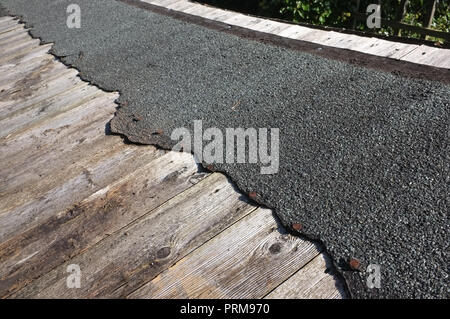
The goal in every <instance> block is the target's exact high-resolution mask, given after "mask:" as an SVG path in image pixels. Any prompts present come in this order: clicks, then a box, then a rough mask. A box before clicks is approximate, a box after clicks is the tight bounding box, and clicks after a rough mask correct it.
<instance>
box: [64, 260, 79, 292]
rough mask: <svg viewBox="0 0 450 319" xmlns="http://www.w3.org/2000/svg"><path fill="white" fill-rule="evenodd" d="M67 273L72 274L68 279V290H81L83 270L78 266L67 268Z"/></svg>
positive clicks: (73, 265)
mask: <svg viewBox="0 0 450 319" xmlns="http://www.w3.org/2000/svg"><path fill="white" fill-rule="evenodd" d="M66 272H68V273H70V275H69V276H67V278H66V285H67V288H69V289H72V288H81V269H80V266H79V265H77V264H70V265H68V266H67V269H66Z"/></svg>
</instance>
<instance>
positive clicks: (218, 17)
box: [203, 8, 234, 21]
mask: <svg viewBox="0 0 450 319" xmlns="http://www.w3.org/2000/svg"><path fill="white" fill-rule="evenodd" d="M233 15H234V12H231V11H226V10H221V9H216V8H214V10H212V11H210V12H208V13H205V14H204V15H203V17H204V18H206V19H210V20H215V21H225V20H227V19H229V18H231V17H232V16H233Z"/></svg>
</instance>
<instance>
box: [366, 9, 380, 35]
mask: <svg viewBox="0 0 450 319" xmlns="http://www.w3.org/2000/svg"><path fill="white" fill-rule="evenodd" d="M366 13H370V14H369V16H368V17H367V20H366V24H367V27H368V28H370V29H379V28H381V5H379V4H369V5H368V6H367V9H366Z"/></svg>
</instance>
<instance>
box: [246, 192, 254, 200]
mask: <svg viewBox="0 0 450 319" xmlns="http://www.w3.org/2000/svg"><path fill="white" fill-rule="evenodd" d="M248 197H250V198H251V199H255V198H256V192H250V193H248Z"/></svg>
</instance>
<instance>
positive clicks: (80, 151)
mask: <svg viewBox="0 0 450 319" xmlns="http://www.w3.org/2000/svg"><path fill="white" fill-rule="evenodd" d="M50 48H51V45H43V46H42V45H39V40H35V39H32V38H31V37H30V36H29V35H28V32H27V30H26V29H24V27H23V25H21V24H19V23H18V22H17V21H16V20H14V19H12V18H11V17H3V18H0V150H1V151H0V161H1V165H0V178H1V181H2V182H1V184H0V296H1V297H2V298H49V297H55V298H61V297H62V298H94V297H130V298H165V297H170V298H342V297H344V292H343V288H342V286H341V284H340V283H339V282H338V281H336V278H334V277H333V275H331V274H330V273H328V272H327V271H326V269H327V268H329V266H330V264H329V261H328V260H327V259H326V257H325V256H324V254H323V253H322V251H321V248H320V247H319V246H317V245H315V244H314V243H312V242H309V241H305V240H303V239H300V238H298V237H294V236H291V235H289V234H287V233H286V231H285V230H284V229H283V228H282V227H281V226H280V225H279V224H278V223H277V221H276V219H275V218H274V216H273V213H272V212H271V211H270V210H269V209H265V208H261V207H258V206H256V205H255V204H254V203H252V202H251V201H249V200H248V199H247V198H246V196H244V195H242V194H240V193H239V192H238V191H237V190H236V189H235V188H234V186H233V185H232V184H231V183H230V182H229V181H228V180H227V178H226V177H225V176H224V175H222V174H219V173H209V172H204V171H199V170H198V167H197V165H196V164H195V162H194V160H193V157H192V156H191V155H190V154H185V153H175V152H168V151H163V150H158V149H156V148H155V147H152V146H138V145H130V144H126V143H124V142H123V140H122V138H121V137H119V136H114V135H107V134H106V133H107V132H108V128H107V123H108V121H109V120H110V119H111V118H112V116H113V114H114V112H115V108H116V104H115V102H114V101H115V99H116V98H117V97H118V94H116V93H106V92H103V91H101V90H100V89H98V88H96V87H94V86H91V85H89V84H88V83H86V82H83V81H82V80H81V79H80V78H79V77H78V72H77V71H76V70H74V69H70V68H68V67H66V66H64V65H63V64H62V63H60V62H58V61H56V60H55V59H54V57H53V56H52V55H50V54H48V53H47V52H48V50H49V49H50ZM72 264H76V265H78V266H79V267H80V270H81V287H80V288H68V286H67V278H68V276H69V275H70V273H68V272H67V270H68V266H69V265H72Z"/></svg>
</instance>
